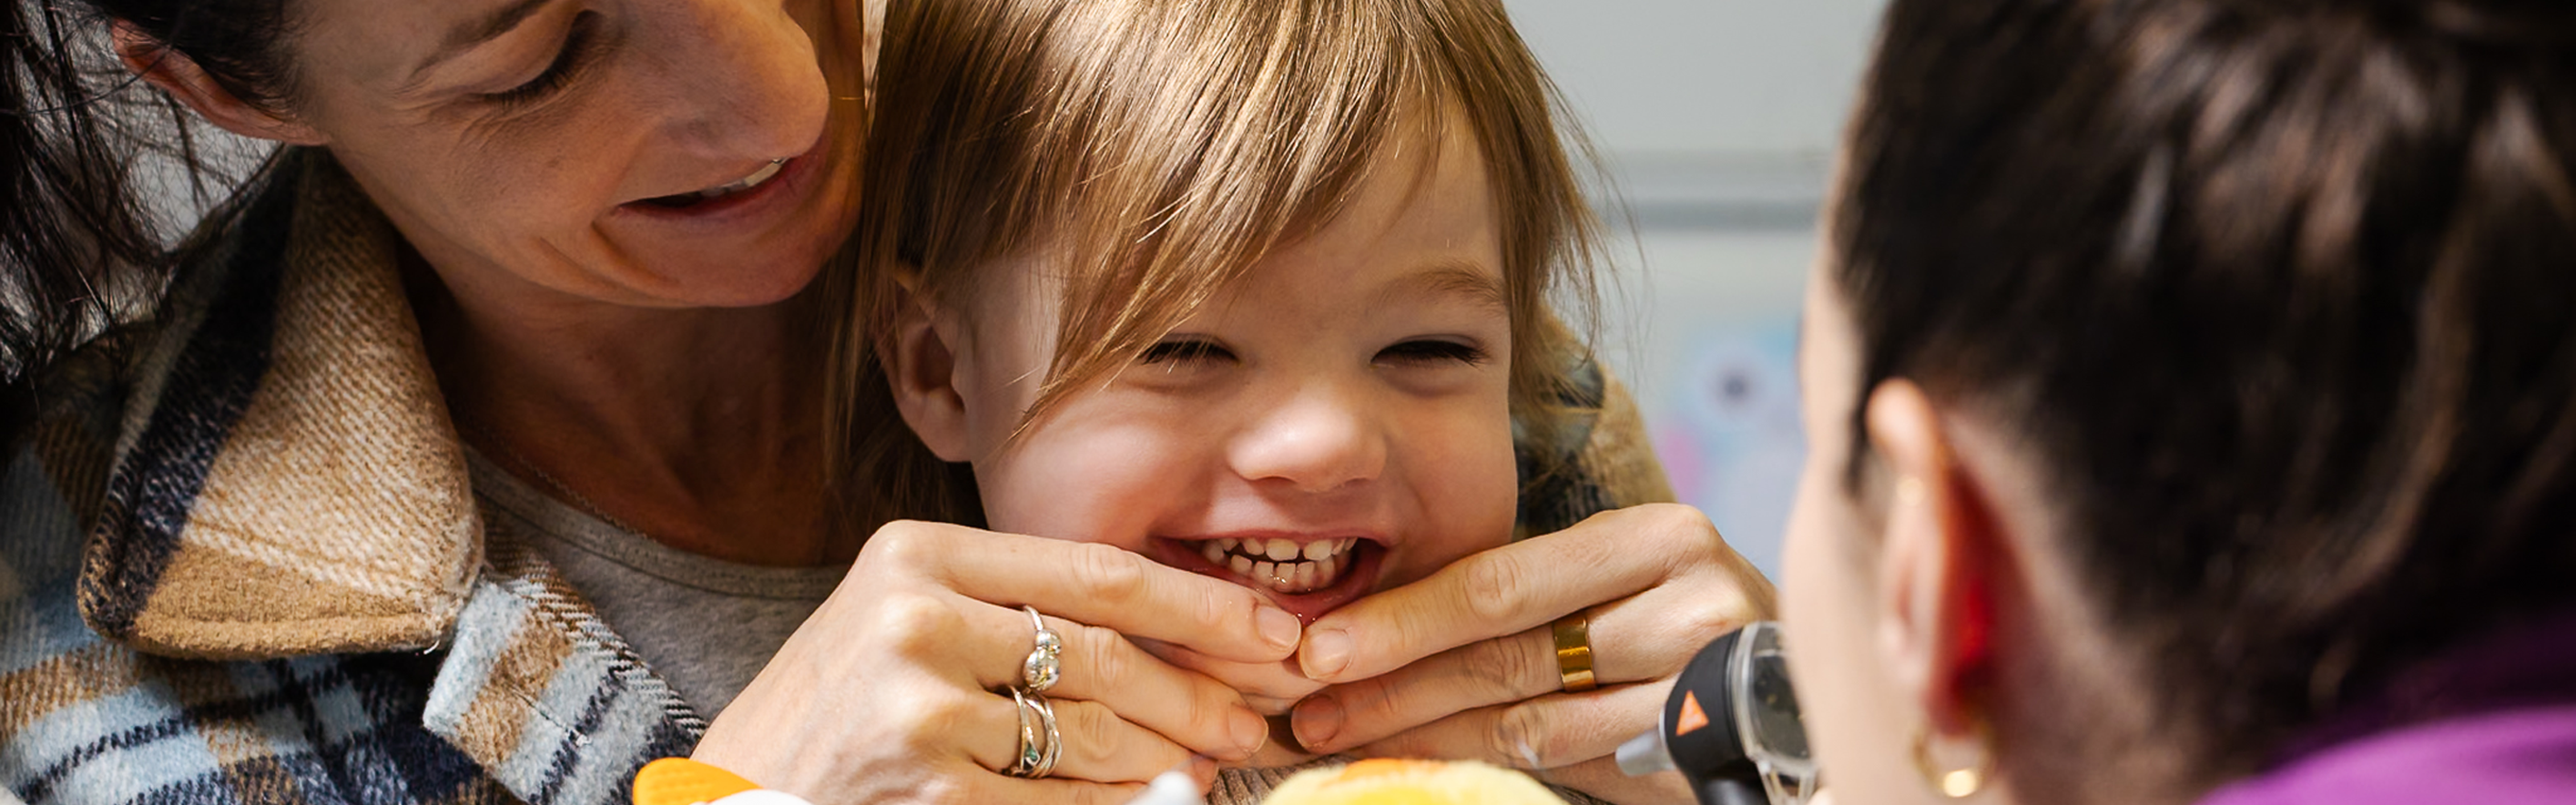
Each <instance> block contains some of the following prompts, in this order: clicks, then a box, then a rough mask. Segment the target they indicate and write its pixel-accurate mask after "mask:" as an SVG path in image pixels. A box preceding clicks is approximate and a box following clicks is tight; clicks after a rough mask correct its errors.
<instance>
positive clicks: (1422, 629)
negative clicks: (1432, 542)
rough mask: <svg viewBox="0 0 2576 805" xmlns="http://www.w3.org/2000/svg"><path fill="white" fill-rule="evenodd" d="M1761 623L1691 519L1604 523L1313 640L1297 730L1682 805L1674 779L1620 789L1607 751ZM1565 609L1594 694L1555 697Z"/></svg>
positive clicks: (1665, 507)
mask: <svg viewBox="0 0 2576 805" xmlns="http://www.w3.org/2000/svg"><path fill="white" fill-rule="evenodd" d="M1772 609H1773V601H1772V590H1771V584H1770V582H1769V581H1767V580H1765V579H1763V578H1762V575H1761V573H1760V572H1758V571H1756V570H1754V569H1753V566H1752V565H1751V564H1749V563H1747V562H1745V561H1744V558H1743V557H1742V556H1739V555H1737V554H1736V552H1735V551H1734V549H1732V548H1729V547H1727V545H1726V541H1725V540H1724V539H1723V538H1721V537H1719V536H1718V533H1717V529H1716V527H1715V526H1713V525H1711V524H1710V523H1709V521H1708V518H1707V517H1706V516H1705V515H1702V514H1700V513H1699V511H1697V510H1695V509H1691V508H1689V507H1686V506H1677V505H1671V504H1655V505H1646V506H1638V507H1634V508H1629V509H1621V510H1617V511H1610V512H1604V513H1601V514H1599V515H1596V516H1594V517H1592V518H1591V519H1588V520H1585V521H1583V522H1581V523H1579V524H1576V525H1575V526H1574V527H1573V528H1570V529H1566V530H1564V531H1561V532H1558V533H1555V534H1549V535H1546V536H1541V537H1534V538H1531V539H1527V540H1522V541H1520V542H1516V543H1513V544H1511V545H1506V546H1503V547H1500V548H1495V549H1493V550H1489V551H1485V552H1482V553H1479V554H1476V555H1473V556H1469V557H1467V558H1466V559H1462V560H1460V561H1458V562H1457V563H1455V564H1452V565H1450V566H1449V567H1447V568H1443V569H1442V570H1441V571H1440V572H1438V573H1435V574H1432V575H1431V576H1430V577H1428V578H1425V579H1423V580H1421V581H1418V582H1415V583H1413V584H1409V585H1406V586H1404V587H1401V588H1398V589H1394V590H1389V591H1386V592H1383V593H1379V594H1377V595H1374V596H1370V597H1368V598H1364V599H1361V600H1359V601H1356V602H1353V603H1351V604H1350V605H1349V606H1345V607H1343V608H1341V609H1339V610H1336V611H1334V612H1333V613H1332V614H1330V615H1327V616H1325V617H1324V618H1323V619H1321V620H1318V621H1316V622H1315V623H1314V624H1313V625H1312V626H1309V627H1307V629H1306V641H1305V645H1304V647H1303V648H1302V649H1301V650H1300V652H1299V654H1298V661H1299V663H1300V665H1301V666H1302V667H1303V669H1304V671H1305V673H1306V675H1307V676H1309V677H1312V678H1314V679H1317V680H1321V681H1324V682H1328V683H1332V685H1331V687H1328V688H1326V689H1325V690H1324V691H1323V692H1322V693H1319V694H1317V695H1315V696H1313V697H1311V698H1308V699H1307V700H1305V701H1304V702H1301V703H1299V704H1298V705H1297V707H1296V710H1295V714H1294V716H1293V717H1292V722H1291V723H1292V724H1293V725H1294V726H1295V728H1296V732H1297V738H1298V741H1299V742H1300V743H1303V744H1305V746H1306V748H1307V749H1308V750H1311V751H1317V752H1355V753H1357V754H1361V755H1369V756H1405V757H1438V758H1452V759H1471V760H1481V761H1485V762H1488V763H1495V764H1502V765H1511V766H1519V767H1522V768H1540V769H1546V770H1547V771H1546V777H1547V779H1548V781H1549V782H1553V783H1558V784H1561V785H1566V786H1571V787H1573V788H1576V789H1579V790H1582V791H1584V792H1587V793H1590V794H1593V795H1595V796H1599V797H1603V798H1605V799H1610V800H1612V801H1616V802H1681V803H1687V802H1691V801H1692V798H1691V794H1690V791H1689V789H1688V787H1687V786H1686V784H1685V783H1684V782H1683V781H1682V779H1681V776H1680V775H1678V774H1674V773H1669V772H1668V773H1665V774H1661V775H1655V776H1650V777H1644V778H1630V777H1627V776H1626V775H1623V774H1621V773H1620V772H1619V770H1618V766H1617V764H1616V760H1615V759H1614V758H1613V757H1612V756H1611V755H1612V753H1613V752H1615V751H1616V750H1617V749H1618V747H1619V744H1620V742H1622V741H1625V740H1627V739H1628V738H1630V737H1633V736H1635V735H1637V734H1638V733H1641V732H1644V731H1646V730H1647V729H1649V728H1652V727H1654V726H1655V723H1656V719H1657V717H1658V716H1659V715H1660V714H1661V713H1662V711H1663V704H1664V697H1665V696H1666V695H1667V694H1668V693H1669V692H1670V691H1671V690H1672V680H1673V677H1674V676H1675V675H1677V674H1679V673H1681V670H1682V666H1683V665H1684V664H1686V663H1687V662H1689V660H1690V658H1691V656H1692V655H1693V654H1695V653H1697V652H1698V651H1699V650H1700V648H1701V647H1702V646H1705V645H1707V644H1708V641H1710V640H1713V639H1716V638H1717V636H1719V635H1721V634H1725V633H1726V632H1727V631H1728V630H1731V629H1735V628H1737V627H1739V626H1742V625H1744V624H1745V623H1746V622H1749V621H1753V620H1758V619H1761V618H1765V617H1769V616H1770V614H1771V612H1772ZM1576 612H1583V613H1586V614H1587V615H1588V616H1589V617H1590V619H1591V645H1592V662H1593V673H1594V675H1595V678H1596V679H1597V680H1598V681H1599V683H1600V687H1599V688H1598V689H1596V690H1592V691H1589V692H1584V693H1566V692H1563V686H1564V680H1563V676H1562V674H1561V672H1560V670H1559V668H1558V666H1557V661H1556V644H1555V636H1554V630H1553V629H1552V625H1553V623H1554V622H1555V621H1556V620H1557V619H1559V618H1562V617H1565V616H1566V615H1569V614H1572V613H1576Z"/></svg>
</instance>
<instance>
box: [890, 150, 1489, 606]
mask: <svg viewBox="0 0 2576 805" xmlns="http://www.w3.org/2000/svg"><path fill="white" fill-rule="evenodd" d="M1423 150H1424V149H1421V148H1419V147H1411V148H1408V151H1410V152H1411V153H1413V154H1414V155H1415V156H1413V157H1411V158H1389V159H1387V160H1386V162H1387V164H1385V165H1383V166H1381V167H1380V168H1379V169H1378V170H1377V171H1374V172H1373V175H1372V176H1371V177H1370V178H1368V179H1366V180H1365V181H1364V183H1363V185H1362V186H1361V187H1360V189H1359V193H1358V194H1357V196H1356V197H1355V198H1354V199H1353V202H1354V203H1353V204H1352V205H1351V206H1350V207H1349V208H1348V209H1347V210H1346V211H1344V212H1343V213H1342V214H1341V215H1340V216H1338V218H1337V219H1336V220H1335V221H1334V222H1333V223H1331V224H1329V225H1328V226H1326V227H1325V228H1324V229H1323V230H1322V231H1320V232H1318V233H1317V234H1315V235H1314V236H1312V237H1309V238H1307V239H1305V240H1303V241H1301V242H1297V243H1294V244H1290V245H1289V246H1288V247H1287V248H1285V249H1283V250H1280V251H1277V252H1274V253H1273V254H1272V255H1271V256H1269V257H1267V258H1265V259H1264V260H1262V261H1261V262H1259V263H1257V264H1255V265H1254V266H1253V267H1252V268H1251V269H1250V270H1249V272H1248V273H1246V274H1244V275H1243V276H1242V277H1241V278H1240V279H1238V280H1236V281H1235V282H1233V283H1232V284H1230V285H1228V286H1226V287H1225V288H1224V289H1223V290H1222V292H1221V293H1220V294H1219V295H1218V296H1217V297H1216V298H1215V299H1213V300H1211V301H1210V302H1209V303H1208V304H1207V305H1205V306H1204V307H1202V308H1201V309H1200V310H1199V311H1198V312H1197V313H1196V314H1195V315H1193V316H1192V317H1191V318H1189V319H1188V320H1187V321H1185V322H1183V323H1182V324H1181V325H1180V326H1179V327H1178V328H1176V329H1174V330H1173V331H1172V333H1171V334H1170V335H1169V336H1167V337H1165V338H1164V339H1163V340H1162V341H1161V342H1160V343H1159V344H1157V345H1156V346H1155V347H1154V348H1153V349H1152V350H1151V351H1149V352H1148V353H1147V355H1146V356H1145V357H1144V358H1143V359H1141V360H1139V361H1138V362H1137V363H1136V364H1135V365H1133V366H1129V367H1127V368H1125V369H1123V370H1122V371H1120V372H1118V373H1117V374H1116V375H1115V376H1113V377H1111V378H1109V379H1107V380H1106V381H1104V382H1102V383H1099V384H1095V385H1093V386H1091V387H1089V388H1086V389H1084V390H1081V391H1078V392H1075V393H1074V394H1073V395H1072V396H1070V397H1068V398H1067V399H1066V400H1065V402H1064V404H1063V405H1062V406H1061V407H1059V408H1057V409H1056V410H1055V411H1054V412H1052V413H1051V414H1050V415H1049V416H1047V417H1046V418H1045V419H1043V420H1040V421H1039V422H1038V423H1037V424H1036V425H1035V426H1034V427H1033V428H1032V429H1031V430H1030V431H1029V432H1028V433H1026V434H1024V435H1023V436H1022V437H1021V439H1020V440H1019V441H1018V442H1016V443H1013V442H1010V441H1009V437H1010V435H1011V433H1012V431H1013V430H1014V429H1015V428H1017V427H1018V426H1019V424H1020V421H1021V413H1022V412H1023V411H1026V410H1027V409H1028V407H1029V406H1030V404H1031V403H1032V402H1034V401H1035V399H1036V397H1037V390H1038V384H1039V381H1040V379H1041V378H1042V377H1043V376H1044V372H1045V369H1046V367H1047V366H1048V360H1049V358H1050V357H1051V356H1052V352H1053V349H1052V341H1053V339H1054V337H1055V332H1056V323H1055V321H1054V320H1053V319H1054V316H1053V311H1054V310H1055V307H1056V300H1057V299H1058V296H1057V292H1056V291H1055V290H1054V289H1053V288H1052V286H1051V283H1050V281H1049V280H1048V279H1046V275H1047V274H1048V272H1047V270H1046V269H1047V266H1046V265H1045V264H1044V263H1043V261H1042V259H1041V260H1032V261H1021V262H1015V263H1007V264H1003V265H996V266H989V267H986V269H985V273H984V274H983V279H984V283H983V284H981V285H979V286H978V288H979V290H978V291H977V292H975V293H973V294H970V295H971V296H974V297H975V298H974V299H972V300H971V301H969V302H968V303H967V304H965V305H964V307H965V308H966V310H965V311H964V316H963V317H962V318H960V317H956V316H947V315H940V316H936V318H939V319H943V320H945V321H944V323H943V324H939V325H935V326H937V327H938V328H939V329H941V330H944V331H945V332H944V333H943V335H944V336H947V337H945V338H943V340H944V341H946V342H947V343H949V344H952V345H957V347H956V349H955V361H956V363H955V365H954V367H953V369H952V371H951V377H952V383H953V384H954V388H955V389H956V391H957V393H958V395H959V404H960V405H961V406H962V408H963V412H962V413H963V415H962V417H961V419H962V422H961V428H962V431H963V433H962V434H956V436H958V437H961V438H960V440H959V441H960V442H962V444H958V445H957V446H959V447H963V448H964V450H963V454H964V457H967V458H970V459H971V460H972V461H973V462H974V468H975V477H976V480H977V482H978V484H979V486H980V491H981V493H982V496H983V502H984V511H985V514H986V516H987V518H988V520H989V524H990V525H991V526H992V527H993V528H994V529H996V530H1000V531H1008V532H1016V533H1024V534H1037V535H1045V536H1054V537H1060V538H1064V539H1075V540H1084V541H1090V542H1104V543H1110V544H1114V545H1117V546H1119V547H1122V548H1126V549H1129V550H1132V551H1136V552H1139V553H1142V554H1144V555H1146V556H1148V557H1151V558H1153V559H1155V560H1157V561H1160V562H1163V563H1165V564H1168V565H1172V566H1175V567H1180V568H1184V569H1188V570H1192V571H1197V572H1200V573H1205V574H1208V575H1211V576H1217V577H1221V578H1226V579H1230V580H1234V581H1237V582H1238V583H1241V584H1244V585H1245V586H1248V587H1252V588H1254V589H1257V590H1262V591H1265V592H1267V593H1268V594H1269V595H1270V597H1271V598H1273V599H1275V600H1277V601H1278V602H1279V603H1280V605H1281V606H1282V607H1285V608H1286V609H1288V610H1289V611H1291V612H1295V613H1297V614H1299V615H1300V616H1301V617H1304V618H1306V619H1308V620H1310V621H1311V620H1313V619H1314V618H1316V617H1319V616H1321V615H1322V614H1323V613H1325V612H1329V611H1331V610H1332V609H1333V608H1335V607H1338V606H1340V605H1342V604H1344V603H1347V602H1349V601H1351V600H1352V599H1355V598H1358V597H1360V596H1362V595H1365V594H1367V593H1369V592H1372V591H1375V590H1379V589H1384V588H1387V587H1392V586H1395V585H1399V584H1402V583H1404V582H1408V581H1412V580H1414V579H1418V578H1421V577H1423V576H1424V575H1427V574H1429V573H1431V572H1432V571H1433V570H1436V569H1438V568H1440V567H1441V566H1443V565H1446V564H1448V563H1450V562H1452V561H1454V560H1457V559H1459V558H1460V557H1463V556H1466V555H1468V554H1471V553H1474V552H1476V551H1479V550H1483V549H1486V548H1491V547H1494V546H1497V545H1501V544H1503V543H1504V542H1506V541H1508V540H1509V539H1510V535H1511V530H1512V523H1513V514H1514V511H1515V504H1516V497H1517V483H1518V482H1517V478H1516V476H1515V473H1514V466H1513V458H1512V436H1511V415H1510V406H1509V394H1508V390H1509V386H1508V383H1507V378H1508V377H1509V376H1510V373H1511V371H1510V369H1511V367H1510V365H1509V359H1510V355H1511V335H1512V334H1511V327H1510V320H1509V317H1508V313H1507V312H1506V308H1505V303H1504V295H1503V290H1502V289H1503V275H1502V270H1501V266H1502V253H1501V238H1500V230H1499V228H1498V224H1497V221H1496V210H1495V205H1494V200H1493V198H1492V193H1491V192H1490V191H1489V190H1488V188H1487V185H1486V179H1485V171H1484V168H1483V166H1482V164H1481V160H1480V159H1479V153H1478V150H1477V149H1476V148H1475V147H1474V146H1473V145H1472V144H1467V143H1463V142H1459V141H1457V140H1455V139H1454V138H1453V140H1452V141H1451V142H1449V143H1447V144H1446V145H1445V147H1443V148H1441V149H1440V152H1439V154H1438V157H1439V159H1438V163H1437V164H1436V165H1430V166H1427V168H1428V169H1427V170H1426V169H1425V168H1426V166H1424V165H1423V164H1422V163H1423V159H1422V158H1421V157H1420V156H1419V155H1420V153H1421V152H1422V151H1423ZM916 420H917V418H916ZM916 424H917V425H918V421H916ZM933 444H934V447H938V444H937V442H936V440H934V441H933ZM943 452H948V451H946V450H943Z"/></svg>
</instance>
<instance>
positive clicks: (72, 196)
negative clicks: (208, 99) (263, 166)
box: [0, 0, 294, 430]
mask: <svg viewBox="0 0 2576 805" xmlns="http://www.w3.org/2000/svg"><path fill="white" fill-rule="evenodd" d="M0 4H5V5H6V9H5V11H0V378H5V379H7V380H9V381H10V382H11V383H12V385H13V386H14V385H15V384H17V383H18V382H20V381H23V380H25V379H26V378H27V376H28V375H29V374H31V373H32V370H34V369H37V368H39V367H42V366H43V365H44V364H46V363H48V362H49V361H51V360H53V359H54V358H55V357H57V356H59V355H61V354H62V353H63V352H65V351H66V350H69V349H71V348H72V347H74V346H77V345H78V344H79V343H80V342H81V341H82V340H84V339H86V338H88V337H90V336H93V335H95V334H97V333H99V332H100V331H102V330H104V329H105V328H107V327H110V326H113V325H115V324H117V323H119V322H120V321H121V320H123V319H127V318H131V317H132V316H133V315H135V314H137V313H139V312H142V311H144V310H148V309H149V308H150V307H151V306H152V304H153V302H154V301H155V299H156V298H157V296H158V294H159V292H160V289H161V288H162V287H163V284H164V280H165V278H166V275H167V274H168V272H169V271H170V269H171V267H172V266H174V265H176V264H177V263H178V262H179V260H178V259H177V257H176V255H175V254H174V252H173V248H172V244H174V243H176V242H178V239H177V238H176V237H174V233H171V232H166V231H164V230H165V229H167V228H169V227H168V222H167V221H165V220H163V219H164V218H166V217H167V216H164V215H161V214H159V212H158V210H160V209H162V208H164V207H167V206H168V205H167V204H166V203H161V201H162V199H161V197H160V196H159V195H158V194H164V193H167V192H169V190H170V189H171V188H169V187H163V186H157V185H166V184H167V180H169V179H172V178H174V177H175V178H180V179H184V180H185V183H186V184H185V186H187V187H190V188H193V189H194V190H195V191H196V195H197V197H198V200H199V201H200V203H206V202H209V201H219V200H220V198H219V196H220V195H222V194H223V193H225V192H228V191H229V188H224V189H223V190H209V189H208V182H209V180H210V179H212V180H214V181H216V182H217V183H224V184H228V182H224V181H223V180H224V178H225V177H224V176H223V174H224V171H222V170H220V169H218V168H216V167H214V166H212V165H210V164H209V163H208V162H207V161H206V160H204V159H201V156H202V154H201V145H202V143H201V140H200V139H199V135H198V133H197V132H198V131H199V130H198V129H197V128H196V126H197V125H198V124H197V123H196V122H195V121H194V120H193V116H192V115H191V114H190V113H188V112H186V111H185V110H184V109H182V108H181V107H180V106H179V105H178V104H177V103H176V102H174V101H172V100H171V99H169V98H168V97H166V96H164V95H163V94H161V93H160V92H158V91H157V90H154V89H152V88H151V87H150V86H148V85H145V84H143V83H142V82H140V81H139V80H137V79H136V78H135V77H134V76H133V75H132V74H131V73H129V72H127V71H126V69H125V68H124V67H123V66H122V65H121V64H120V63H118V61H117V59H116V57H115V55H114V51H113V49H112V48H111V47H110V46H109V44H108V42H109V36H108V30H109V25H110V24H111V21H116V22H122V23H124V24H127V25H131V26H133V28H134V30H136V31H138V32H140V33H142V34H143V35H144V36H147V37H150V38H151V39H153V40H154V41H157V42H159V43H161V44H162V45H163V46H164V47H166V48H167V49H168V50H169V51H170V52H172V53H176V54H179V55H181V56H184V57H185V58H188V59H190V60H192V61H193V62H195V63H196V64H197V66H199V67H200V68H202V69H204V70H205V71H206V73H207V75H208V76H209V77H211V78H212V79H213V80H214V81H216V82H217V83H218V84H220V85H222V86H223V87H224V88H225V89H227V90H229V91H231V92H232V93H233V94H234V95H236V96H238V97H240V98H242V99H244V100H246V101H249V102H253V103H259V104H267V105H278V104H283V103H285V102H286V100H287V99H288V98H289V97H290V96H291V91H292V89H293V86H294V81H293V73H292V71H291V70H290V69H289V68H290V66H291V62H290V61H289V60H288V59H286V58H285V55H284V53H283V52H282V49H283V46H284V43H285V42H286V41H287V40H288V39H289V38H290V36H291V25H290V23H291V20H290V18H289V17H288V13H289V10H288V8H287V6H286V2H285V0H0ZM156 168H158V169H161V173H163V174H167V175H154V171H155V170H156ZM208 206H214V207H217V208H218V209H219V210H220V209H221V208H223V207H224V206H226V205H222V204H209V205H208ZM9 396H10V398H11V399H12V400H15V399H17V398H18V397H19V395H16V394H12V395H9ZM8 419H9V420H11V421H14V419H15V417H14V416H11V417H8ZM9 429H10V430H14V428H9Z"/></svg>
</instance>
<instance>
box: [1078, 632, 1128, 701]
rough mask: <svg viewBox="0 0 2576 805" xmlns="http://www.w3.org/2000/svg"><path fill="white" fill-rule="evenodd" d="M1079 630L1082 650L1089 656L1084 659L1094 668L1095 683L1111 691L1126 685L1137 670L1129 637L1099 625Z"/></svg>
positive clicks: (1085, 662)
mask: <svg viewBox="0 0 2576 805" xmlns="http://www.w3.org/2000/svg"><path fill="white" fill-rule="evenodd" d="M1076 632H1077V634H1079V635H1080V636H1079V637H1077V638H1075V639H1076V640H1079V641H1081V647H1080V648H1079V649H1078V650H1079V651H1081V652H1082V655H1083V657H1085V658H1086V659H1085V660H1084V661H1083V663H1084V664H1085V665H1088V666H1090V669H1091V674H1092V677H1093V678H1092V680H1091V683H1092V684H1091V686H1093V687H1096V688H1098V689H1100V690H1102V691H1109V690H1116V689H1118V688H1119V687H1121V686H1123V685H1126V684H1127V683H1128V682H1129V676H1130V675H1133V674H1134V673H1136V658H1135V657H1132V656H1129V655H1128V653H1127V641H1125V640H1123V639H1120V638H1119V637H1118V633H1116V632H1112V631H1109V630H1107V629H1102V628H1100V627H1097V626H1084V627H1081V628H1079V629H1078V630H1076Z"/></svg>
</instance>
